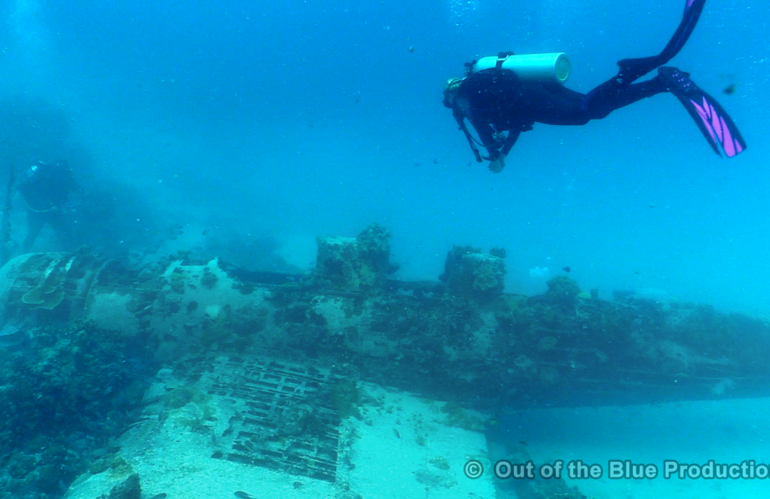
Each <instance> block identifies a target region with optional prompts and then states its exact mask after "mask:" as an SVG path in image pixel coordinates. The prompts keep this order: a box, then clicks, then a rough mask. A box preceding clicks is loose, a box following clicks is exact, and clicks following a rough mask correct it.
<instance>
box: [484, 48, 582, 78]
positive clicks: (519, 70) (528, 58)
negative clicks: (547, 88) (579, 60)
mask: <svg viewBox="0 0 770 499" xmlns="http://www.w3.org/2000/svg"><path fill="white" fill-rule="evenodd" d="M496 67H497V68H502V69H509V70H511V71H513V72H514V73H516V74H517V75H518V76H519V78H521V79H524V80H542V81H554V82H557V83H560V84H564V82H566V81H567V78H569V73H570V69H571V67H570V63H569V58H568V57H567V55H566V54H565V53H563V52H552V53H547V54H522V55H513V54H500V55H499V56H489V57H482V58H481V59H479V60H478V61H475V62H473V63H472V64H471V67H470V72H471V73H475V72H477V71H482V70H484V69H492V68H496Z"/></svg>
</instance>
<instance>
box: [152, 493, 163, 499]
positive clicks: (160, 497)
mask: <svg viewBox="0 0 770 499" xmlns="http://www.w3.org/2000/svg"><path fill="white" fill-rule="evenodd" d="M150 499H166V493H165V492H161V493H160V494H158V495H156V496H152V497H151V498H150Z"/></svg>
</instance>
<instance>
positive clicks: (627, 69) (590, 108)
mask: <svg viewBox="0 0 770 499" xmlns="http://www.w3.org/2000/svg"><path fill="white" fill-rule="evenodd" d="M705 3H706V0H687V1H686V4H685V8H684V16H683V17H682V21H681V23H680V24H679V27H678V28H677V30H676V32H675V33H674V35H673V36H672V37H671V40H669V42H668V44H667V45H666V47H665V48H664V49H663V51H662V52H661V53H660V54H658V55H656V56H651V57H644V58H638V59H623V60H621V61H619V62H618V66H620V70H619V71H618V74H617V75H616V76H614V77H613V78H611V79H610V80H608V81H606V82H604V83H602V84H601V85H599V86H598V87H596V88H595V89H593V90H591V91H590V92H589V93H588V94H582V93H580V92H576V91H574V90H569V89H567V88H566V87H564V86H562V83H564V81H566V77H567V76H568V74H569V62H568V60H566V57H565V56H564V54H544V55H546V56H548V55H551V56H556V57H553V58H551V60H550V63H549V64H550V65H551V66H550V73H551V74H550V75H546V76H545V77H544V75H543V72H542V65H543V60H542V58H540V59H539V60H538V59H537V57H538V56H534V59H532V60H533V61H535V63H534V65H531V66H530V67H527V66H526V64H527V62H526V61H527V60H526V58H527V57H533V56H515V55H513V53H511V52H509V53H501V54H500V55H498V56H497V57H486V58H483V59H481V60H479V61H473V62H472V63H468V64H466V77H465V78H453V79H450V80H449V81H448V82H447V86H446V89H445V90H444V106H446V107H448V108H450V109H451V110H452V113H453V115H454V117H455V119H456V120H457V123H458V124H459V125H460V129H461V130H462V131H463V132H464V133H465V136H466V138H467V139H468V142H469V143H470V146H471V149H472V150H473V153H474V155H475V156H476V161H478V162H479V163H481V162H482V160H483V159H487V160H489V161H490V164H489V169H490V170H491V171H493V172H500V171H502V169H503V167H504V166H505V157H506V156H507V155H508V153H509V152H510V150H511V148H512V147H513V145H514V144H515V143H516V140H517V139H518V138H519V135H520V134H521V132H525V131H528V130H531V129H532V125H534V124H535V123H544V124H548V125H585V124H586V123H587V122H588V121H590V120H596V119H602V118H604V117H606V116H607V115H609V114H610V113H611V112H612V111H614V110H616V109H620V108H621V107H624V106H627V105H629V104H633V103H634V102H636V101H638V100H641V99H644V98H646V97H652V96H653V95H656V94H659V93H663V92H670V93H672V94H674V95H675V96H676V97H677V98H678V99H679V101H680V102H681V103H682V104H683V105H684V107H685V109H687V111H688V112H689V113H690V115H691V116H692V118H693V119H694V120H695V122H696V123H697V125H698V127H699V128H700V130H701V133H703V135H704V137H705V138H706V140H707V141H708V142H709V144H710V145H711V147H712V149H714V151H715V152H716V153H717V154H719V155H722V156H725V157H733V156H735V155H737V154H738V153H740V152H742V151H743V150H745V149H746V142H745V141H744V140H743V137H741V134H740V132H739V131H738V128H737V127H736V126H735V123H733V121H732V120H731V119H730V117H729V116H728V115H727V113H726V112H725V110H724V109H723V108H722V106H720V105H719V103H718V102H717V101H716V100H715V99H714V98H713V97H712V96H710V95H709V94H707V93H706V92H704V91H703V90H701V89H700V88H698V86H697V85H695V83H693V81H692V80H691V79H690V77H689V76H690V75H689V74H688V73H685V72H683V71H680V70H679V69H677V68H673V67H666V66H664V64H666V63H667V62H668V61H670V60H671V59H672V58H673V57H674V56H675V55H676V54H677V53H678V52H679V51H680V50H681V48H682V47H683V46H684V44H685V42H686V41H687V39H688V38H689V37H690V34H691V33H692V31H693V29H695V25H696V23H697V22H698V18H699V17H700V14H701V12H702V11H703V6H704V4H705ZM517 58H519V59H518V61H517ZM522 61H524V62H522ZM537 65H540V67H535V66H537ZM509 68H515V69H509ZM653 69H657V70H658V74H657V75H656V76H655V77H654V78H652V79H650V80H647V81H642V82H638V83H635V81H636V80H637V79H639V78H640V77H642V76H644V75H646V74H647V73H649V72H650V71H652V70H653ZM465 119H468V121H470V123H471V125H473V128H475V129H476V132H477V133H478V135H479V138H480V140H481V141H480V142H479V141H477V140H476V139H475V138H474V137H473V136H472V135H471V134H470V132H469V131H468V128H467V127H466V125H465ZM506 132H507V134H506ZM475 143H478V144H479V145H481V146H483V147H484V148H485V149H486V150H487V151H488V156H487V157H484V158H482V156H481V154H480V153H479V150H478V148H477V147H476V144H475Z"/></svg>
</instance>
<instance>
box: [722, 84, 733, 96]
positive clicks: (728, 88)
mask: <svg viewBox="0 0 770 499" xmlns="http://www.w3.org/2000/svg"><path fill="white" fill-rule="evenodd" d="M735 87H736V85H735V83H730V84H729V85H727V86H726V87H725V88H724V89H723V90H722V93H723V94H727V95H733V94H734V93H735V90H736V88H735Z"/></svg>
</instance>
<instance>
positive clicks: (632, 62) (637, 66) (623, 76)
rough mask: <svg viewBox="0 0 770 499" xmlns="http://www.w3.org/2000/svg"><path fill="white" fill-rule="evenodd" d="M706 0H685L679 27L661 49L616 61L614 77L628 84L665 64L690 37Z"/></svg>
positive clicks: (623, 83)
mask: <svg viewBox="0 0 770 499" xmlns="http://www.w3.org/2000/svg"><path fill="white" fill-rule="evenodd" d="M705 3H706V0H686V3H685V6H684V15H683V16H682V21H681V22H680V23H679V27H678V28H677V29H676V31H675V32H674V36H672V37H671V39H670V40H669V41H668V44H667V45H666V47H665V48H664V49H663V51H662V52H661V53H660V54H658V55H656V56H652V57H641V58H638V59H623V60H621V61H618V66H620V70H619V71H618V75H617V76H616V78H617V79H618V81H619V82H620V83H621V84H622V85H625V86H627V85H630V84H631V83H632V82H633V81H635V80H637V79H638V78H640V77H641V76H644V75H646V74H647V73H649V72H650V71H652V70H653V69H655V68H657V67H659V66H662V65H664V64H666V63H667V62H668V61H670V60H671V59H672V58H673V57H674V56H675V55H676V54H678V53H679V51H680V50H681V49H682V47H684V44H685V43H686V42H687V39H688V38H690V35H691V34H692V31H693V30H694V29H695V25H696V24H697V23H698V19H699V18H700V14H701V12H702V11H703V6H704V4H705Z"/></svg>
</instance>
